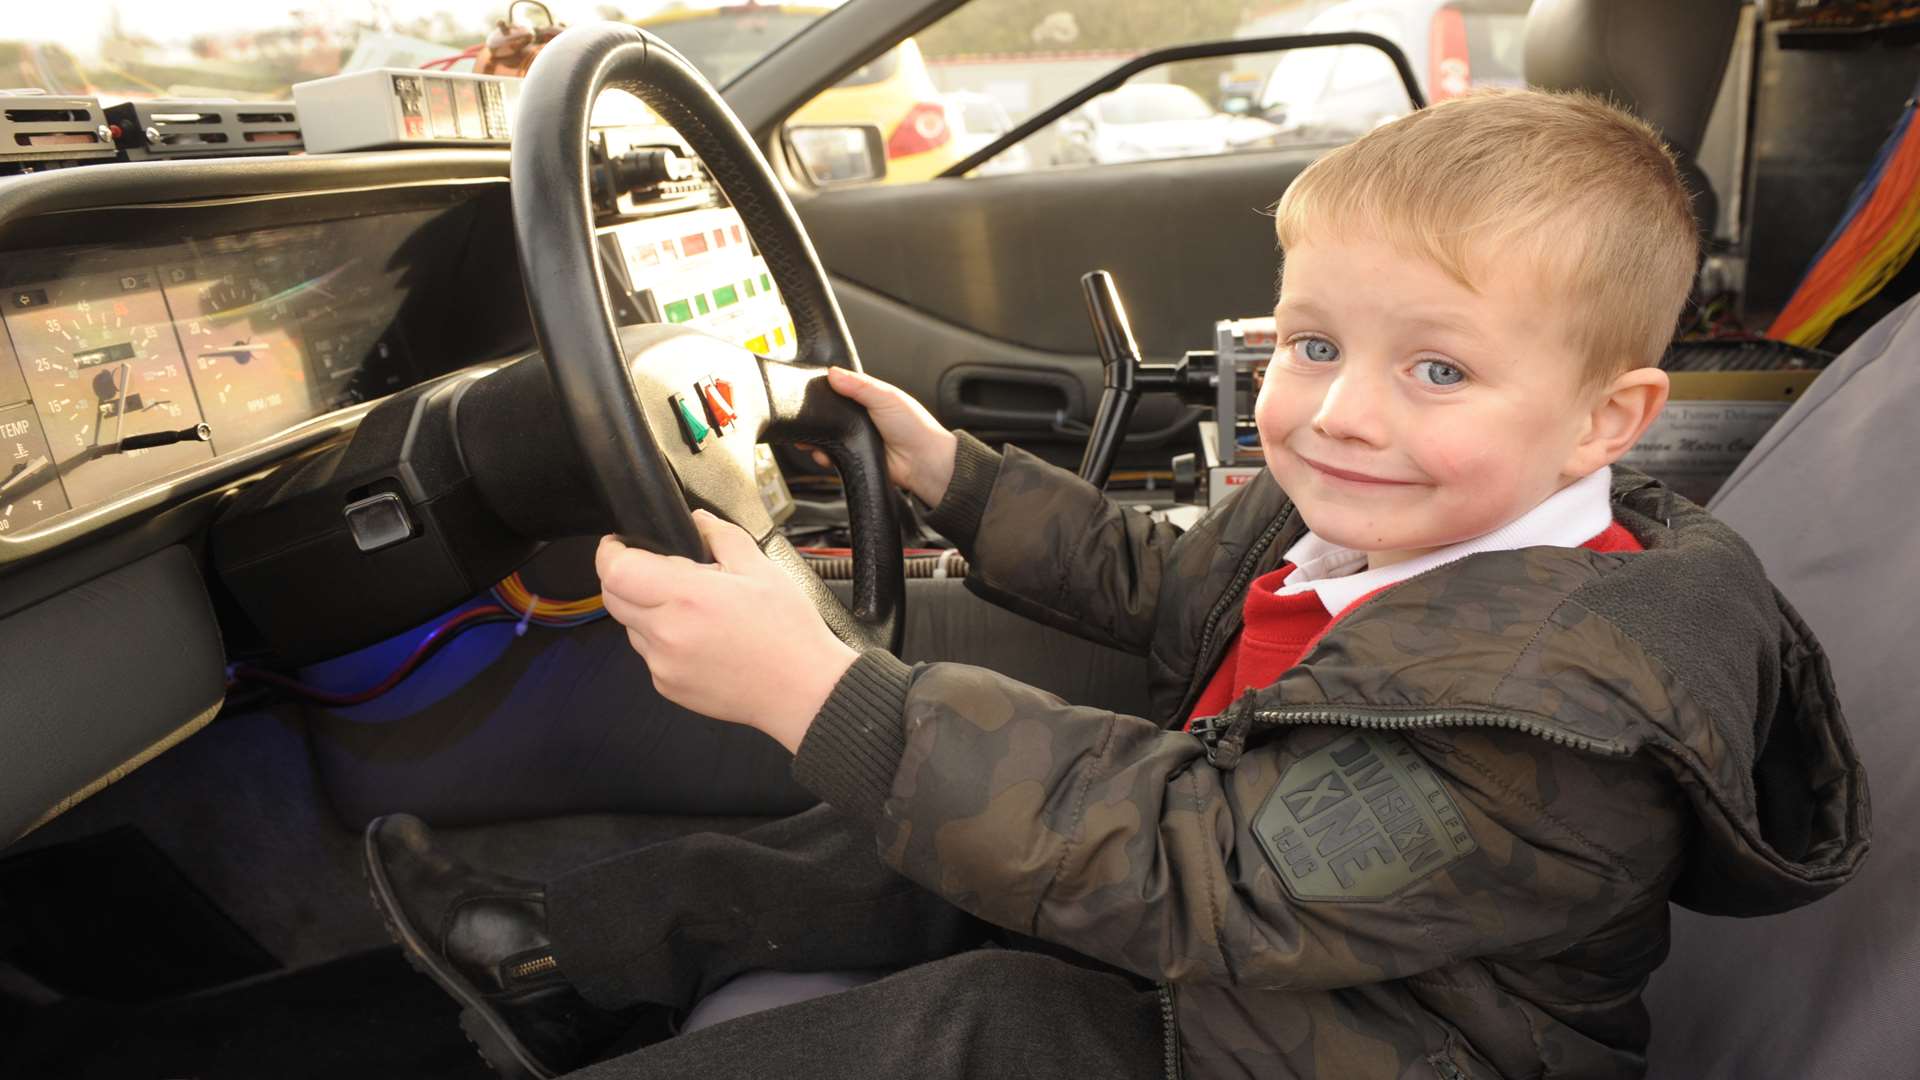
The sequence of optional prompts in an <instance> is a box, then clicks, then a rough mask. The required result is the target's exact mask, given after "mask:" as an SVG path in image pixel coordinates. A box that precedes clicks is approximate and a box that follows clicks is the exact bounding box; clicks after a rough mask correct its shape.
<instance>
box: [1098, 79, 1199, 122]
mask: <svg viewBox="0 0 1920 1080" xmlns="http://www.w3.org/2000/svg"><path fill="white" fill-rule="evenodd" d="M1096 105H1097V107H1096V108H1095V110H1094V111H1095V112H1096V113H1097V114H1098V115H1099V117H1100V119H1101V120H1102V121H1104V122H1106V123H1109V124H1171V123H1178V122H1179V121H1182V120H1205V119H1207V118H1208V117H1210V116H1212V115H1213V114H1214V109H1213V106H1211V105H1208V104H1207V103H1206V101H1205V100H1204V99H1202V98H1201V97H1200V95H1199V94H1196V93H1194V92H1193V91H1191V90H1189V89H1187V88H1186V87H1184V86H1174V85H1170V84H1168V85H1160V86H1154V85H1150V84H1148V85H1134V86H1123V87H1121V88H1120V89H1118V90H1115V91H1114V92H1112V93H1110V94H1104V95H1102V96H1101V97H1100V99H1099V101H1098V102H1097V103H1096Z"/></svg>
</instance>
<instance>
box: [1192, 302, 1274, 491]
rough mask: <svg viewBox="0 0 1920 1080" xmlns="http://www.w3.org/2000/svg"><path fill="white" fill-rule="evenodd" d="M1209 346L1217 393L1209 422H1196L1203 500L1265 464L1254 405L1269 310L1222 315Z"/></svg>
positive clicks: (1265, 357) (1268, 349)
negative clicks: (1233, 316)
mask: <svg viewBox="0 0 1920 1080" xmlns="http://www.w3.org/2000/svg"><path fill="white" fill-rule="evenodd" d="M1213 347H1214V352H1215V355H1216V356H1217V357H1218V364H1219V369H1218V370H1219V378H1218V380H1217V386H1218V390H1217V393H1218V398H1217V400H1216V401H1215V402H1214V410H1213V416H1214V420H1213V423H1212V424H1211V425H1206V424H1203V425H1201V432H1202V435H1201V437H1202V439H1203V440H1204V441H1205V443H1206V445H1205V446H1204V447H1203V449H1204V450H1205V460H1206V468H1207V492H1206V501H1207V504H1208V505H1212V504H1213V503H1216V502H1219V501H1220V500H1221V499H1224V498H1226V497H1227V496H1228V495H1229V494H1232V492H1233V490H1234V489H1235V488H1237V487H1239V486H1240V485H1242V484H1245V483H1248V482H1250V481H1251V480H1252V479H1253V478H1254V477H1255V476H1257V475H1259V473H1260V470H1261V469H1262V468H1265V466H1266V459H1265V457H1264V456H1263V455H1262V454H1261V452H1260V429H1259V428H1258V427H1257V426H1256V425H1255V423H1254V416H1253V405H1254V401H1255V399H1256V398H1257V397H1258V396H1259V389H1258V388H1259V385H1260V380H1261V378H1262V377H1264V376H1265V374H1266V369H1267V362H1268V361H1269V360H1272V359H1273V347H1274V329H1273V316H1271V315H1266V316H1261V317H1259V318H1252V319H1221V320H1220V321H1218V322H1216V323H1214V324H1213Z"/></svg>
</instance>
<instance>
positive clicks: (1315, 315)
mask: <svg viewBox="0 0 1920 1080" xmlns="http://www.w3.org/2000/svg"><path fill="white" fill-rule="evenodd" d="M1273 313H1274V315H1275V316H1276V317H1277V316H1279V315H1282V314H1287V315H1292V316H1295V317H1298V318H1304V319H1310V320H1315V321H1320V322H1325V321H1328V320H1329V319H1330V316H1329V315H1328V314H1327V312H1326V309H1324V308H1322V307H1320V306H1319V305H1318V304H1315V303H1314V302H1313V301H1311V300H1289V299H1288V298H1287V297H1285V296H1282V297H1281V298H1280V301H1279V302H1278V303H1276V304H1275V305H1274V306H1273ZM1397 317H1398V318H1399V319H1401V320H1403V321H1405V322H1406V323H1408V324H1410V325H1411V326H1412V327H1413V328H1414V329H1417V330H1438V331H1441V332H1443V333H1449V334H1453V335H1454V336H1456V337H1462V338H1467V339H1469V340H1471V341H1475V342H1479V341H1484V340H1485V339H1486V333H1485V332H1484V331H1482V330H1481V329H1480V327H1478V326H1477V325H1475V324H1474V323H1473V322H1472V321H1471V320H1470V319H1467V318H1466V317H1464V316H1462V315H1459V314H1456V313H1454V312H1451V311H1447V310H1444V309H1430V310H1424V311H1423V310H1413V311H1402V312H1399V313H1397Z"/></svg>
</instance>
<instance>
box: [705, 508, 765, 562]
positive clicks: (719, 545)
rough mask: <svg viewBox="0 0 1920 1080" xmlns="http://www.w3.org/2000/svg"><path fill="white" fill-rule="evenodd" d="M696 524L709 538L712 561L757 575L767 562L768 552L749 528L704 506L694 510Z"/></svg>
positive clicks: (708, 546) (708, 548) (707, 538)
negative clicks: (756, 540)
mask: <svg viewBox="0 0 1920 1080" xmlns="http://www.w3.org/2000/svg"><path fill="white" fill-rule="evenodd" d="M693 525H694V528H696V529H699V530H700V535H701V536H703V537H705V538H706V541H707V550H708V551H710V552H712V553H713V561H714V562H716V563H719V564H720V568H721V569H722V570H725V571H726V572H727V573H729V574H746V575H749V576H757V575H759V573H760V572H761V569H762V568H763V567H764V566H765V565H766V563H767V556H766V553H765V552H763V551H761V550H760V545H759V544H756V543H754V541H753V537H752V536H751V535H749V534H748V533H747V530H745V529H743V528H741V527H740V526H738V525H735V524H734V523H733V522H731V521H727V520H724V519H722V518H720V517H718V516H716V515H714V514H709V513H707V512H706V511H705V510H695V511H694V512H693Z"/></svg>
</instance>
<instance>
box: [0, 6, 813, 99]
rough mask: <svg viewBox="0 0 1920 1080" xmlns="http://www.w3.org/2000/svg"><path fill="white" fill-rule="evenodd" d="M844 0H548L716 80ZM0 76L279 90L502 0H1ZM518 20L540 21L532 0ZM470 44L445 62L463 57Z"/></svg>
mask: <svg viewBox="0 0 1920 1080" xmlns="http://www.w3.org/2000/svg"><path fill="white" fill-rule="evenodd" d="M839 2H840V0H817V2H814V3H809V4H806V5H792V4H788V5H778V4H757V3H751V2H747V3H741V2H737V0H735V2H729V3H720V2H717V0H546V5H545V6H546V7H547V8H549V9H551V11H552V13H553V16H554V18H556V19H558V20H559V21H561V22H563V23H571V24H578V23H584V22H591V21H594V20H596V19H618V20H621V21H625V22H631V23H635V24H637V25H640V26H644V27H646V28H647V29H649V30H650V31H652V32H654V33H656V34H658V35H660V36H661V37H663V38H665V39H666V40H667V41H669V42H670V43H672V44H673V46H674V47H675V48H677V49H679V50H680V51H681V52H682V53H684V54H686V56H687V58H688V59H690V60H692V61H693V62H694V64H695V65H696V66H698V67H699V68H700V69H701V71H702V72H703V73H704V74H705V75H706V76H707V78H708V79H710V80H712V81H713V82H714V83H715V84H717V85H725V83H726V82H727V81H728V80H730V79H732V78H733V77H734V76H736V75H738V74H739V73H740V72H741V71H743V70H745V69H746V68H747V67H748V66H749V65H751V64H752V63H753V62H754V61H756V60H758V59H759V58H760V57H762V56H764V55H766V54H767V53H768V52H771V51H772V50H773V49H774V48H776V47H778V46H779V45H780V44H781V43H783V42H785V41H786V40H787V39H788V38H790V37H792V36H793V35H794V34H796V33H799V32H800V30H801V29H803V28H804V27H806V26H807V24H809V23H811V22H813V21H814V20H815V19H817V18H819V17H820V16H822V15H825V14H826V13H827V12H828V11H830V10H832V9H833V8H834V7H836V6H838V4H839ZM6 7H7V8H8V9H9V10H8V11H7V14H6V18H5V19H4V20H0V89H6V88H14V87H34V88H38V89H42V90H46V91H47V92H49V93H58V94H96V95H99V96H100V97H102V98H106V99H108V100H109V101H117V100H122V99H126V98H155V97H170V98H239V99H242V100H247V99H255V100H267V99H271V100H285V99H287V98H288V97H289V96H290V95H291V90H290V89H289V88H290V87H291V86H292V85H293V84H294V83H296V82H303V81H305V80H308V79H318V78H322V77H324V76H327V75H336V74H339V73H340V72H343V71H358V70H362V69H365V68H372V67H416V66H419V65H421V64H426V63H430V62H433V61H436V60H448V59H450V58H453V57H456V56H459V55H460V54H461V53H462V52H463V51H466V50H468V49H472V48H474V47H475V46H479V45H481V44H482V43H483V42H484V41H485V40H486V36H487V32H488V30H490V29H492V27H493V24H494V20H496V19H498V18H500V17H501V16H502V15H503V14H505V12H506V4H505V3H504V2H502V0H485V2H481V3H462V2H460V0H167V2H166V3H152V2H149V0H54V2H52V3H25V2H20V3H15V2H8V3H7V4H6ZM515 8H516V10H515V12H514V20H515V21H516V22H520V23H526V24H532V25H537V24H540V23H543V22H544V21H545V19H544V18H543V17H542V16H541V14H540V10H539V7H538V6H537V5H533V4H528V3H519V4H516V5H515ZM472 63H473V62H472V60H471V58H468V59H463V60H461V61H459V62H457V63H454V64H452V65H450V67H451V69H452V70H455V71H467V70H471V69H472Z"/></svg>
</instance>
